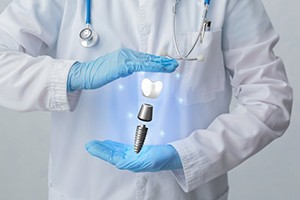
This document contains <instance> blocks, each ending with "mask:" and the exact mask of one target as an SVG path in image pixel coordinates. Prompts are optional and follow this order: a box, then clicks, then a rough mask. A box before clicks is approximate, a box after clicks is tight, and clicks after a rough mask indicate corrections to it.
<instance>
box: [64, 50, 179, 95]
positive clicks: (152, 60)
mask: <svg viewBox="0 0 300 200" xmlns="http://www.w3.org/2000/svg"><path fill="white" fill-rule="evenodd" d="M177 66H178V63H177V61H176V60H173V59H169V58H165V57H160V56H155V55H151V54H147V53H141V52H137V51H133V50H131V49H126V48H123V49H119V50H117V51H114V52H112V53H109V54H107V55H105V56H103V57H99V58H97V59H96V60H93V61H89V62H82V63H81V62H76V63H75V64H74V65H73V66H72V67H71V69H70V72H69V76H68V81H67V90H68V92H72V91H75V90H78V89H96V88H99V87H102V86H103V85H105V84H107V83H109V82H111V81H114V80H116V79H118V78H120V77H126V76H129V75H131V74H132V73H133V72H140V71H144V72H173V71H175V69H176V68H177Z"/></svg>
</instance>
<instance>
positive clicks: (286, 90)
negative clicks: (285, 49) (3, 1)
mask: <svg viewBox="0 0 300 200" xmlns="http://www.w3.org/2000/svg"><path fill="white" fill-rule="evenodd" d="M173 3H174V1H173V0H151V1H149V0H139V1H124V0H107V1H92V25H93V27H94V29H95V30H96V31H97V32H98V33H99V35H100V42H99V44H98V45H97V46H95V47H93V48H83V47H81V46H80V43H79V37H78V34H79V32H80V30H81V29H82V28H84V27H85V1H84V0H17V1H15V2H13V3H12V4H11V5H9V6H8V8H7V9H6V10H5V11H4V13H3V14H2V15H1V17H0V48H1V52H0V91H1V97H0V105H2V106H5V107H8V108H11V109H14V110H19V111H35V110H46V111H52V130H51V152H50V162H49V199H50V200H99V199H105V200H119V199H126V200H127V199H128V200H129V199H130V200H132V199H137V200H144V199H145V200H146V199H151V200H154V199H155V200H156V199H171V200H183V199H185V200H196V199H197V200H225V199H227V195H228V182H227V172H228V171H229V170H230V169H232V168H234V167H235V166H237V165H238V164H240V163H241V162H242V161H244V160H245V159H247V158H248V157H249V156H252V155H253V154H255V153H256V152H258V151H259V150H261V149H262V148H263V147H265V146H266V145H267V144H268V143H270V142H271V141H272V140H274V139H275V138H277V137H279V136H281V135H282V134H283V133H284V131H285V130H286V128H287V127H288V124H289V118H290V112H291V104H292V103H291V101H292V90H291V87H290V86H289V84H288V81H287V78H286V74H285V70H284V66H283V63H282V61H281V59H280V58H278V57H276V56H275V54H274V53H273V51H272V48H273V47H274V45H275V44H276V42H277V41H278V35H277V34H276V33H275V32H274V30H273V27H272V24H271V22H270V20H269V18H268V16H267V14H266V13H265V10H264V8H263V5H262V3H261V1H260V0H242V1H240V0H223V1H217V0H215V1H214V0H212V1H211V6H210V10H209V14H208V18H209V19H211V21H212V24H211V30H210V31H209V32H206V34H205V39H204V41H203V44H202V45H197V46H196V48H195V51H194V53H193V56H199V55H202V56H204V57H205V60H204V61H203V62H201V61H184V62H183V61H181V62H180V66H179V68H178V69H177V70H176V72H174V73H172V74H163V73H135V74H133V75H131V76H130V77H127V78H121V79H118V80H116V81H114V82H112V83H110V84H108V85H106V86H104V87H102V88H100V89H97V90H93V91H82V92H80V91H79V92H75V93H67V92H66V80H67V75H68V71H69V68H70V67H71V66H72V64H73V63H74V62H75V61H77V60H78V61H87V60H92V59H95V58H97V57H99V56H102V55H104V54H106V53H108V52H111V51H114V50H116V49H118V48H120V47H127V48H132V49H135V50H138V51H142V52H148V53H153V54H160V53H161V52H165V51H167V52H168V53H170V54H172V55H176V54H175V48H174V45H173V42H172V13H171V11H172V6H173ZM202 7H203V3H202V1H200V0H183V1H182V2H181V3H180V7H179V10H178V17H177V33H176V34H177V38H178V43H179V48H180V49H181V50H182V51H187V49H188V48H189V47H190V46H191V45H192V42H193V40H194V39H195V37H196V35H197V31H198V28H199V23H200V22H199V20H200V17H201V12H200V11H201V10H202ZM145 77H147V78H150V79H152V80H160V81H162V82H163V84H164V88H163V91H162V94H161V95H160V96H159V97H158V98H157V99H155V100H151V99H147V98H145V97H143V96H142V92H141V90H140V88H141V81H142V80H143V78H145ZM232 89H233V95H234V97H236V98H237V101H238V105H237V107H236V108H235V109H234V110H233V111H232V112H230V113H229V104H230V100H231V94H232V93H231V91H232ZM143 103H150V104H152V105H153V106H154V117H153V120H152V122H151V123H149V124H147V126H148V128H149V133H148V136H147V139H146V143H147V144H165V143H170V144H172V145H173V146H174V147H175V148H176V149H177V151H178V153H179V155H180V157H181V160H182V163H183V170H177V171H162V172H157V173H132V172H129V171H121V170H118V169H116V168H115V167H113V166H111V165H109V164H107V163H105V162H104V161H101V160H99V159H96V158H94V157H91V156H89V155H88V153H87V152H86V151H85V148H84V144H85V143H87V142H88V141H90V140H92V139H97V140H104V139H111V140H115V141H118V142H123V143H128V144H132V143H133V141H134V135H135V128H136V126H137V125H138V124H139V123H140V122H139V121H138V119H137V118H136V115H137V113H138V110H139V108H140V106H141V104H143ZM68 111H72V112H68Z"/></svg>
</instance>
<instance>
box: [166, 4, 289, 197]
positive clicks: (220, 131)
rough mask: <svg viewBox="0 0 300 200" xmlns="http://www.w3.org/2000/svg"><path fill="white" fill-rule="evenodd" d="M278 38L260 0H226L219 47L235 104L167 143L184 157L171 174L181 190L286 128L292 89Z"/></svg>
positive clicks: (224, 167) (220, 171)
mask: <svg viewBox="0 0 300 200" xmlns="http://www.w3.org/2000/svg"><path fill="white" fill-rule="evenodd" d="M278 38H279V37H278V35H277V34H276V33H275V32H274V30H273V27H272V24H271V22H270V20H269V18H268V16H267V14H266V12H265V10H264V8H263V5H262V3H261V2H260V0H231V1H229V4H228V5H227V11H226V16H225V21H224V26H223V51H224V60H225V65H226V66H225V67H226V68H227V69H228V70H229V72H230V74H231V76H232V81H231V85H232V88H233V93H234V96H235V98H236V99H237V102H238V105H237V106H236V108H235V109H234V110H233V111H232V112H230V113H228V114H222V115H220V116H218V117H217V118H216V119H215V120H214V121H213V122H212V123H211V124H210V125H209V127H208V128H207V129H206V130H196V131H194V132H193V133H191V135H190V136H189V137H187V138H185V139H183V140H179V141H176V142H173V143H171V145H173V146H174V147H175V148H176V150H177V151H178V153H179V155H180V157H181V160H182V164H183V170H177V171H174V175H175V177H176V179H177V181H178V183H179V184H180V185H181V187H182V189H183V190H184V191H186V192H188V191H191V190H193V189H195V188H197V187H199V186H200V185H201V184H203V183H206V182H208V181H210V180H212V179H214V178H216V177H218V176H220V175H222V174H224V173H226V172H227V171H229V170H231V169H232V168H234V167H236V166H237V165H239V164H240V163H242V162H243V161H244V160H246V159H247V158H249V157H250V156H252V155H254V154H255V153H257V152H258V151H260V150H261V149H262V148H264V147H265V146H266V145H267V144H269V143H270V142H271V141H273V140H274V139H276V138H278V137H280V136H281V135H282V134H283V133H284V132H285V130H286V129H287V127H288V125H289V121H290V115H291V107H292V89H291V87H290V85H289V83H288V80H287V77H286V73H285V69H284V64H283V62H282V60H281V59H280V58H278V57H277V56H275V54H274V52H273V47H274V46H275V44H276V43H277V41H278Z"/></svg>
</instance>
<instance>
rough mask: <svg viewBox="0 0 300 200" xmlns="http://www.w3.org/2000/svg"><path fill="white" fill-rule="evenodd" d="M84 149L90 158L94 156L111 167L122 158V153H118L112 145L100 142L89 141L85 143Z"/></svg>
mask: <svg viewBox="0 0 300 200" xmlns="http://www.w3.org/2000/svg"><path fill="white" fill-rule="evenodd" d="M85 147H86V150H87V151H88V152H89V153H90V154H91V155H92V156H96V157H98V158H100V159H102V160H104V161H106V162H109V163H110V164H112V165H116V163H117V162H118V161H119V160H120V159H123V157H124V154H123V152H122V151H118V149H115V147H114V146H113V145H109V144H106V143H103V142H101V141H91V142H89V143H87V144H86V145H85Z"/></svg>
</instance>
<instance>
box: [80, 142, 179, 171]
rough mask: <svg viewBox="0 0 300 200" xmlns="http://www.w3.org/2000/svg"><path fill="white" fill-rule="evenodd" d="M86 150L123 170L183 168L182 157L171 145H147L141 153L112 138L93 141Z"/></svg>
mask: <svg viewBox="0 0 300 200" xmlns="http://www.w3.org/2000/svg"><path fill="white" fill-rule="evenodd" d="M85 147H86V150H87V151H88V152H89V153H90V154H91V155H93V156H96V157H98V158H100V159H102V160H104V161H106V162H109V163H110V164H112V165H115V166H116V167H117V168H119V169H121V170H130V171H133V172H157V171H161V170H176V169H182V164H181V161H180V157H179V155H178V153H177V151H176V150H175V148H174V147H173V146H171V145H145V146H144V147H143V148H142V150H141V152H140V153H139V154H137V153H135V152H134V148H133V146H131V145H126V144H121V143H117V142H114V141H110V140H105V141H91V142H89V143H87V144H86V146H85Z"/></svg>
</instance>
